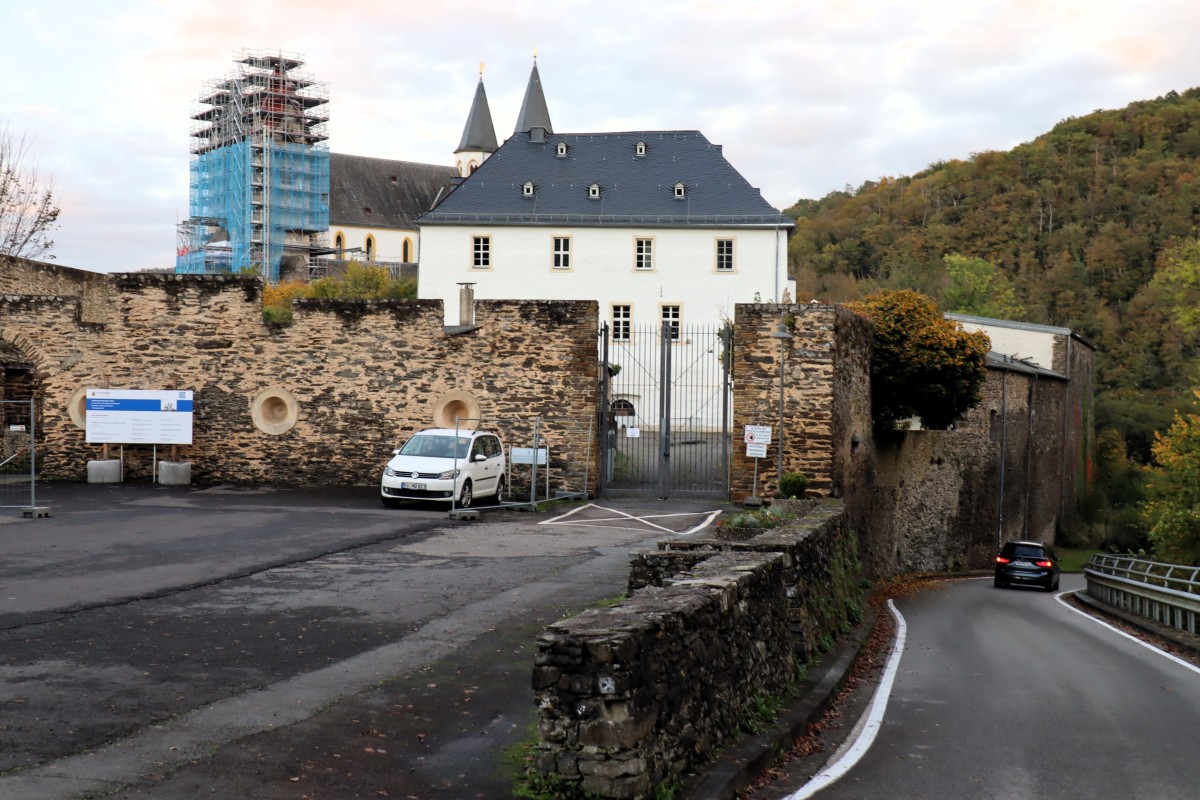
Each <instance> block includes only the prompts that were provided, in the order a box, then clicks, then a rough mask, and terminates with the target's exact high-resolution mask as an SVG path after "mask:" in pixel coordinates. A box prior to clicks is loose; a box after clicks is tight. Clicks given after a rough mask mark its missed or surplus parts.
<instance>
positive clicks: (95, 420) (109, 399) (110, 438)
mask: <svg viewBox="0 0 1200 800" xmlns="http://www.w3.org/2000/svg"><path fill="white" fill-rule="evenodd" d="M86 419H87V440H88V442H89V443H92V444H191V443H192V393H191V392H190V391H184V390H181V389H166V390H154V389H88V390H87V415H86Z"/></svg>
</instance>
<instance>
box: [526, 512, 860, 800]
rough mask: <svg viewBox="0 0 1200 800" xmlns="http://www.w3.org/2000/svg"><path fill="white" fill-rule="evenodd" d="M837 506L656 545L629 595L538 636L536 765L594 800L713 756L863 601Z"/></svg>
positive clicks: (648, 787)
mask: <svg viewBox="0 0 1200 800" xmlns="http://www.w3.org/2000/svg"><path fill="white" fill-rule="evenodd" d="M844 518H845V514H844V509H843V508H842V505H841V503H840V502H838V501H836V500H825V501H822V502H821V504H820V505H819V506H818V508H817V509H816V510H815V511H814V512H813V513H811V514H809V515H808V516H806V517H804V518H803V519H801V520H798V521H796V522H795V523H792V524H790V525H788V526H785V527H782V528H779V529H774V530H770V531H767V532H765V533H764V534H762V535H761V536H759V537H756V538H755V539H752V540H749V541H745V542H722V541H720V540H717V539H702V540H691V541H688V542H686V543H684V542H679V541H671V542H663V543H660V549H659V550H657V551H652V552H645V553H637V554H635V555H634V557H633V559H632V563H631V575H630V586H631V589H632V590H633V591H632V594H631V596H630V598H629V599H628V600H625V601H624V602H621V603H619V604H617V605H615V606H612V607H610V608H606V609H594V610H591V611H587V612H585V613H583V614H581V615H579V616H578V617H574V618H571V619H567V620H563V621H561V622H557V623H555V624H554V625H552V626H550V627H549V628H548V629H547V630H546V631H545V632H543V633H542V634H541V635H540V636H539V637H538V653H537V656H536V657H535V666H534V671H533V688H534V691H535V692H536V695H537V705H538V709H539V725H538V729H539V735H540V738H541V742H540V745H539V747H540V752H539V754H538V758H537V762H536V766H537V768H538V769H539V770H541V771H542V772H543V773H545V774H547V775H553V776H556V777H557V778H558V779H560V780H565V781H577V782H578V783H579V784H580V790H581V791H582V792H588V793H591V795H594V796H597V797H609V798H642V797H647V796H650V795H651V794H652V792H653V790H654V787H655V786H657V785H659V784H660V783H663V782H664V781H668V780H670V779H672V778H674V777H676V776H678V775H680V774H682V773H683V772H684V771H685V770H687V769H689V768H690V767H692V766H694V765H695V764H697V763H700V762H703V761H705V760H707V759H708V758H710V757H711V756H712V754H713V752H714V751H715V750H716V749H717V748H719V747H720V746H721V745H722V744H723V743H725V742H726V741H728V740H729V739H730V738H731V737H732V736H734V735H736V733H737V731H738V729H739V725H740V724H741V723H742V722H744V721H745V720H746V718H747V717H748V716H749V715H750V714H751V713H752V711H753V708H754V701H755V698H757V697H763V696H770V695H779V694H782V693H784V692H785V691H787V688H788V686H789V684H790V682H791V681H792V680H793V679H794V677H795V668H796V662H797V657H796V656H797V653H801V654H805V653H807V651H808V650H809V649H810V647H809V643H811V642H812V641H814V639H817V638H820V637H826V636H828V637H830V640H832V638H833V637H834V636H836V634H837V632H838V631H839V630H840V629H843V628H844V627H845V626H846V625H847V623H848V621H849V617H850V616H851V611H850V609H851V606H852V605H853V603H855V602H858V601H859V597H860V590H859V585H858V571H857V561H856V560H855V558H854V552H855V547H856V545H855V543H854V541H853V536H851V535H848V534H847V531H846V529H845V525H844Z"/></svg>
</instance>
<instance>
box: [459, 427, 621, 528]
mask: <svg viewBox="0 0 1200 800" xmlns="http://www.w3.org/2000/svg"><path fill="white" fill-rule="evenodd" d="M455 428H456V433H457V432H460V431H467V430H481V431H491V432H493V433H495V434H497V435H498V436H499V437H500V441H501V442H502V443H503V445H504V455H505V463H506V465H507V473H506V480H507V489H506V492H505V496H504V497H502V498H500V499H499V500H498V501H496V502H492V503H491V504H490V505H484V506H481V508H523V509H528V510H533V509H536V508H537V505H538V503H543V502H546V501H548V500H568V499H577V498H586V497H587V496H588V494H589V492H590V489H591V484H592V482H593V481H594V480H595V464H594V461H595V460H596V458H597V449H596V444H595V441H596V420H595V418H594V417H529V418H522V419H515V418H486V417H479V418H461V417H460V418H458V419H457V421H456V425H455ZM456 466H457V465H456ZM456 510H458V492H455V497H454V499H453V501H452V503H451V511H452V512H453V511H456Z"/></svg>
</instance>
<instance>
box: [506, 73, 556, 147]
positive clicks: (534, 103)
mask: <svg viewBox="0 0 1200 800" xmlns="http://www.w3.org/2000/svg"><path fill="white" fill-rule="evenodd" d="M531 128H543V129H544V130H545V131H546V133H554V126H552V125H551V124H550V111H549V109H547V108H546V96H545V95H544V94H542V78H541V76H540V75H538V68H537V56H536V55H535V56H534V57H533V72H531V73H529V85H528V86H526V87H525V99H524V100H522V101H521V113H520V114H518V115H517V127H516V128H515V129H514V130H513V133H529V130H530V129H531Z"/></svg>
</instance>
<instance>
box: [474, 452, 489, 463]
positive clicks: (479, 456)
mask: <svg viewBox="0 0 1200 800" xmlns="http://www.w3.org/2000/svg"><path fill="white" fill-rule="evenodd" d="M475 460H476V461H487V456H485V455H484V454H483V453H476V454H475Z"/></svg>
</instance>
